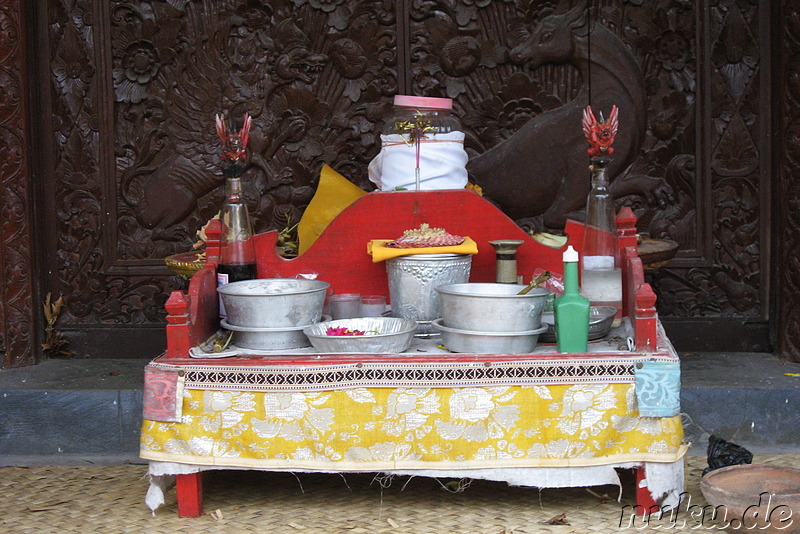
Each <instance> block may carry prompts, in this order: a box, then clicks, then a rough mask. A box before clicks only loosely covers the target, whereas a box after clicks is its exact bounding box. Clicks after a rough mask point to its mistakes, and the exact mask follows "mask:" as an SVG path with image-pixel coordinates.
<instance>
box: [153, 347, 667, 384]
mask: <svg viewBox="0 0 800 534" xmlns="http://www.w3.org/2000/svg"><path fill="white" fill-rule="evenodd" d="M642 361H663V362H678V359H677V357H670V356H656V355H649V356H643V355H638V356H632V357H627V358H626V357H621V358H616V357H615V358H608V357H605V358H584V359H569V360H567V359H546V360H544V359H534V360H515V361H482V362H475V361H433V362H413V361H402V360H398V361H387V362H347V363H330V364H315V365H282V364H280V363H277V362H275V361H274V360H273V361H271V362H265V364H264V365H252V366H235V365H229V364H228V365H226V364H224V363H221V362H220V363H215V364H207V363H203V364H202V365H198V364H171V363H167V362H162V361H158V360H156V361H154V362H151V363H150V364H149V365H148V367H151V368H158V369H161V370H168V369H178V370H179V371H180V372H181V373H182V375H183V377H184V382H185V387H186V388H188V389H218V390H239V391H335V390H343V389H352V388H360V387H367V388H370V387H391V388H397V387H442V388H452V387H474V386H517V385H520V386H521V385H555V384H581V383H598V382H603V383H634V382H635V369H634V368H635V366H636V364H637V363H638V362H642Z"/></svg>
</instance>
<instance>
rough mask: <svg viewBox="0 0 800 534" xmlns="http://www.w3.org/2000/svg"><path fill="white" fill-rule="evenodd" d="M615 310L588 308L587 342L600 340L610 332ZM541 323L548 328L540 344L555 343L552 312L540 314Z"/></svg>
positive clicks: (607, 307)
mask: <svg viewBox="0 0 800 534" xmlns="http://www.w3.org/2000/svg"><path fill="white" fill-rule="evenodd" d="M616 314H617V309H616V308H615V307H614V306H592V307H591V308H589V341H594V340H595V339H602V338H604V337H606V336H607V335H608V333H609V332H610V331H611V326H612V325H613V324H614V316H615V315H616ZM542 323H546V324H547V326H548V327H549V328H548V329H547V331H546V332H545V333H544V334H542V343H555V342H556V319H555V315H554V314H553V312H552V311H550V312H547V311H546V312H542Z"/></svg>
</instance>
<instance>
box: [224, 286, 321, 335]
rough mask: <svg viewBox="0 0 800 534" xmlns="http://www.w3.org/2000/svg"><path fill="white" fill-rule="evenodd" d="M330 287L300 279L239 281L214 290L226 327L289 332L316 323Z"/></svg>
mask: <svg viewBox="0 0 800 534" xmlns="http://www.w3.org/2000/svg"><path fill="white" fill-rule="evenodd" d="M329 287H330V284H329V283H328V282H323V281H321V280H306V279H303V278H261V279H258V280H242V281H241V282H233V283H230V284H226V285H224V286H221V287H219V288H217V291H218V292H219V294H220V295H222V302H223V303H224V304H225V310H226V311H227V313H228V317H227V320H228V324H230V325H232V326H247V327H254V328H289V327H294V326H299V327H303V326H308V325H310V324H314V323H317V322H319V320H320V318H321V317H322V306H323V305H324V304H325V293H326V292H327V290H328V288H329Z"/></svg>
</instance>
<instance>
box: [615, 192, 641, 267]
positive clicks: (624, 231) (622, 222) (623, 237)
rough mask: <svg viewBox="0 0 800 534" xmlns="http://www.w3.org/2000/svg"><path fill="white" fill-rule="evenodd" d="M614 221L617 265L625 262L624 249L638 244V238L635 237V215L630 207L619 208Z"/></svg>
mask: <svg viewBox="0 0 800 534" xmlns="http://www.w3.org/2000/svg"><path fill="white" fill-rule="evenodd" d="M615 221H616V223H617V249H618V253H617V259H618V260H620V261H618V262H617V264H618V265H619V264H620V263H623V264H624V262H625V249H627V248H628V247H634V248H635V247H636V246H637V245H638V243H637V241H638V238H637V237H636V215H635V214H634V213H633V210H632V209H630V208H629V207H628V206H625V207H624V208H622V209H621V210H619V213H618V214H617V217H616V219H615Z"/></svg>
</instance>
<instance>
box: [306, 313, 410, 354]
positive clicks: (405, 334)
mask: <svg viewBox="0 0 800 534" xmlns="http://www.w3.org/2000/svg"><path fill="white" fill-rule="evenodd" d="M340 326H343V327H345V328H349V329H350V330H363V331H365V332H370V331H377V332H378V333H377V334H365V335H363V336H329V335H327V334H326V332H327V330H328V328H330V327H334V328H336V327H340ZM416 331H417V322H416V321H413V320H411V319H404V318H402V317H358V318H355V319H338V320H335V321H324V322H322V323H317V324H315V325H311V326H307V327H306V328H304V329H303V332H304V333H305V335H306V336H308V339H309V340H310V341H311V344H312V345H313V346H314V348H315V349H316V350H317V351H318V352H351V353H369V354H395V353H399V352H404V351H406V350H408V347H409V346H411V340H412V339H413V338H414V332H416Z"/></svg>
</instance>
